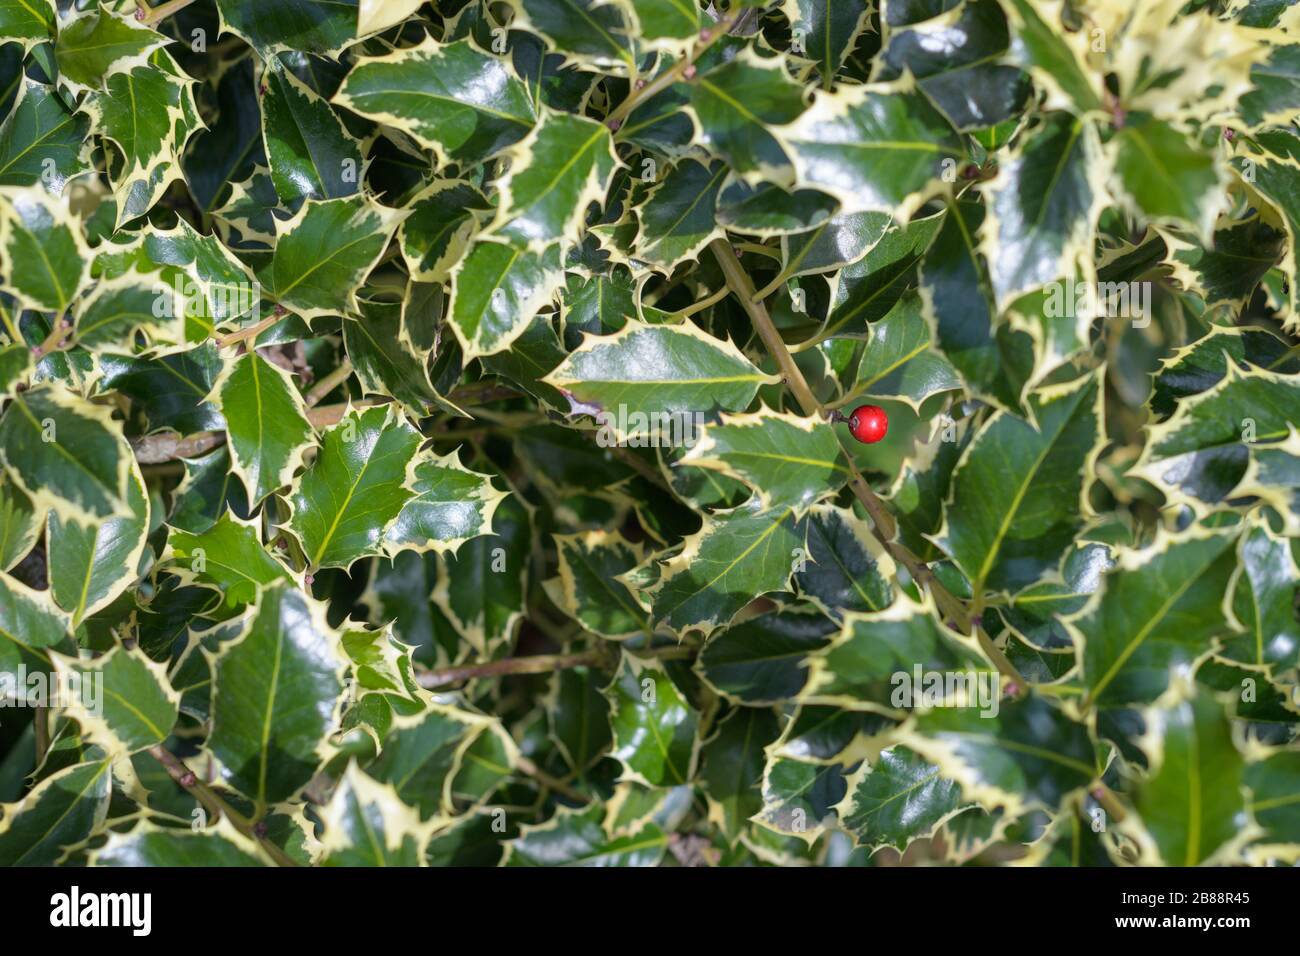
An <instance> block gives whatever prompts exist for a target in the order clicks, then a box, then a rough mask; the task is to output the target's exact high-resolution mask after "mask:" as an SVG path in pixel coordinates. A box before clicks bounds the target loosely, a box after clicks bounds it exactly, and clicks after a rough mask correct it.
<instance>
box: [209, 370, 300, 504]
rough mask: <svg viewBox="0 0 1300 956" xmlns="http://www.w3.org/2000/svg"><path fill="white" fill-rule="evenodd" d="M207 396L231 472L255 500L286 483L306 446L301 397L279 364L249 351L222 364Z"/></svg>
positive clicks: (254, 501)
mask: <svg viewBox="0 0 1300 956" xmlns="http://www.w3.org/2000/svg"><path fill="white" fill-rule="evenodd" d="M212 398H213V399H214V401H215V403H216V405H217V407H218V408H219V409H220V410H221V414H222V417H223V418H225V420H226V436H227V438H228V440H229V445H230V454H231V459H232V467H233V469H234V472H235V474H236V475H237V476H238V477H239V480H240V481H241V482H243V485H244V487H245V488H246V489H247V490H248V496H249V503H250V504H252V505H257V504H258V503H259V502H260V501H261V500H262V499H263V498H265V497H266V496H267V495H269V494H271V493H272V492H273V491H275V490H277V489H279V488H283V487H284V486H285V485H287V484H289V479H290V477H291V476H292V475H293V473H294V471H295V470H296V469H297V468H298V467H299V466H300V465H301V464H302V462H303V457H304V456H305V455H306V453H307V450H308V449H309V448H311V446H312V443H313V433H312V428H311V425H310V423H308V421H307V416H306V409H305V407H304V405H303V402H302V397H301V396H300V395H299V394H298V390H297V389H296V388H294V385H293V382H292V380H291V379H290V378H289V374H288V373H287V372H286V371H285V370H284V369H282V368H280V367H279V366H278V365H273V364H271V363H270V362H268V361H267V360H266V359H264V358H262V356H261V355H259V354H258V353H257V351H256V350H254V351H251V352H246V353H245V354H243V355H241V356H240V357H239V358H237V359H235V360H234V361H233V362H232V363H230V364H229V365H228V366H226V368H225V370H224V371H223V372H222V373H221V376H220V378H218V380H217V382H216V383H215V384H214V385H213V387H212Z"/></svg>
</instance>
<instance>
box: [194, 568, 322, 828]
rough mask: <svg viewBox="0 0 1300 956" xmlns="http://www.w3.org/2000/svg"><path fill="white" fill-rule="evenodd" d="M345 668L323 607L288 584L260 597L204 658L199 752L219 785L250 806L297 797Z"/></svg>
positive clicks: (315, 760) (316, 761)
mask: <svg viewBox="0 0 1300 956" xmlns="http://www.w3.org/2000/svg"><path fill="white" fill-rule="evenodd" d="M346 666H347V659H346V658H345V657H344V655H343V653H342V650H341V648H340V646H339V638H338V635H337V633H336V632H335V631H334V630H333V629H332V628H331V627H330V626H329V625H328V623H326V620H325V610H324V608H323V607H322V606H321V605H320V604H318V603H317V602H316V601H314V600H313V599H312V598H310V597H308V596H307V595H305V594H303V593H302V592H301V591H298V590H297V589H295V588H293V587H292V586H290V585H288V584H275V585H272V586H271V587H268V588H266V589H265V590H263V591H262V592H261V595H260V599H259V600H258V603H257V606H256V607H255V608H254V609H253V610H252V612H251V613H250V614H249V615H248V617H247V618H246V620H245V622H244V625H243V632H242V633H241V634H240V635H239V637H238V638H236V639H235V640H232V641H228V642H226V643H223V644H222V645H221V648H220V650H219V651H218V652H217V654H216V656H215V657H214V658H213V659H212V731H211V733H210V734H209V735H208V742H207V746H208V749H209V750H210V751H211V752H212V755H213V756H214V757H216V758H217V760H218V761H220V765H221V775H222V779H223V780H224V781H225V782H226V783H227V784H229V785H230V786H231V787H234V788H235V789H236V790H238V791H239V792H240V793H243V794H244V795H245V796H247V797H248V798H249V799H250V800H252V801H253V802H254V804H255V805H256V806H257V809H258V812H259V814H260V813H261V812H263V811H264V810H265V808H266V807H267V806H268V805H269V804H272V803H276V802H279V801H281V800H287V799H289V798H290V797H292V796H293V794H295V793H297V792H298V791H299V790H301V789H302V788H303V787H304V786H306V784H307V783H308V781H310V780H311V778H312V776H313V775H314V774H315V773H316V769H317V767H318V766H319V765H320V763H321V761H322V760H323V758H324V757H325V755H326V748H327V737H328V735H329V734H330V733H331V732H332V731H333V730H334V729H335V728H336V725H337V719H338V718H337V714H338V707H339V704H340V700H341V696H342V693H343V674H344V671H345V669H346Z"/></svg>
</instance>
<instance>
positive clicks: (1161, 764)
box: [1124, 692, 1246, 866]
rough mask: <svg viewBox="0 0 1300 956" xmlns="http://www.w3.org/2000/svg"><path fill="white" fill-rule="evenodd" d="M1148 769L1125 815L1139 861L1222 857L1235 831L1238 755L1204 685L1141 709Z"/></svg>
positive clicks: (1241, 767)
mask: <svg viewBox="0 0 1300 956" xmlns="http://www.w3.org/2000/svg"><path fill="white" fill-rule="evenodd" d="M1145 717H1146V723H1147V736H1146V737H1145V738H1144V741H1145V743H1146V746H1147V758H1148V762H1149V767H1150V769H1149V770H1148V772H1147V775H1146V777H1145V778H1144V779H1143V780H1142V781H1141V782H1140V783H1139V784H1138V787H1137V793H1136V794H1135V795H1134V799H1133V806H1134V808H1135V809H1136V810H1137V814H1138V817H1139V818H1140V821H1141V822H1140V825H1139V823H1138V822H1137V821H1125V824H1124V825H1125V826H1126V827H1128V828H1131V832H1132V835H1133V836H1134V838H1135V839H1136V840H1137V842H1138V846H1139V848H1140V851H1141V853H1142V858H1143V860H1144V862H1146V863H1148V864H1152V863H1153V864H1156V865H1163V866H1198V865H1201V864H1204V863H1210V862H1213V861H1214V860H1215V859H1221V858H1222V859H1230V858H1231V853H1232V847H1231V844H1232V843H1234V842H1236V841H1239V840H1240V839H1241V837H1242V835H1243V831H1242V828H1241V826H1240V821H1239V817H1240V815H1241V814H1242V813H1243V811H1244V810H1245V809H1246V799H1245V796H1244V788H1243V786H1242V783H1243V777H1244V774H1245V760H1244V759H1243V758H1242V756H1241V754H1240V753H1238V752H1237V748H1236V746H1235V745H1234V744H1233V742H1232V730H1231V726H1230V725H1229V722H1228V718H1227V715H1226V714H1225V713H1224V711H1223V706H1222V705H1221V704H1220V703H1219V702H1218V701H1216V700H1215V699H1214V698H1213V697H1212V696H1210V695H1209V694H1207V693H1205V692H1201V693H1199V694H1196V695H1195V696H1190V697H1187V696H1184V697H1182V698H1181V699H1175V700H1171V701H1168V702H1167V703H1166V705H1165V706H1163V707H1154V708H1152V709H1150V710H1148V711H1147V712H1146V715H1145Z"/></svg>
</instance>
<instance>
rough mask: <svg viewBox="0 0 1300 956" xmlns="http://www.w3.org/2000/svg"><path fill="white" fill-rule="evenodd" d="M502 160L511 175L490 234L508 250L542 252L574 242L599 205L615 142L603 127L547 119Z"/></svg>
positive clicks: (574, 119) (502, 184) (560, 117)
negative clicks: (508, 246)
mask: <svg viewBox="0 0 1300 956" xmlns="http://www.w3.org/2000/svg"><path fill="white" fill-rule="evenodd" d="M506 158H507V159H508V161H509V163H510V169H509V171H508V172H507V173H506V175H505V176H503V177H502V178H501V179H500V180H498V182H497V188H498V189H499V190H500V191H501V200H500V204H499V205H498V207H497V218H496V221H495V222H494V223H493V225H492V227H491V229H492V232H493V233H494V234H495V235H498V236H500V237H502V238H503V239H505V240H506V241H507V242H509V243H510V244H512V245H515V246H524V247H526V248H528V249H531V250H534V251H541V250H543V249H545V248H546V247H547V246H549V245H551V244H552V243H554V242H559V241H561V240H563V241H564V242H565V243H566V244H567V243H571V242H573V241H574V240H576V239H577V234H578V229H579V228H580V227H581V226H582V224H583V221H584V219H585V217H586V214H587V207H588V206H589V205H591V203H593V202H601V203H603V202H604V199H605V193H606V192H607V191H608V189H609V184H610V179H611V177H612V176H613V175H614V170H615V168H616V167H617V166H618V156H617V154H616V153H615V152H614V141H613V138H612V137H611V136H610V132H609V129H608V128H606V127H605V125H604V124H602V123H597V122H594V121H592V120H588V119H585V118H583V117H581V116H570V115H568V114H564V113H547V114H545V115H543V117H542V119H541V122H540V123H538V125H537V126H536V127H535V128H534V129H533V130H532V132H530V133H529V134H528V135H527V136H526V137H525V138H524V139H523V140H521V141H520V142H519V143H518V144H517V145H515V146H513V147H511V148H510V149H509V150H508V151H507V153H506Z"/></svg>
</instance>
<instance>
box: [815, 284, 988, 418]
mask: <svg viewBox="0 0 1300 956" xmlns="http://www.w3.org/2000/svg"><path fill="white" fill-rule="evenodd" d="M966 316H967V320H968V321H969V316H970V311H969V302H968V303H967V312H966ZM972 324H974V323H972ZM935 344H936V343H935V341H934V340H933V338H932V335H931V331H930V325H929V323H928V322H926V320H925V314H924V306H923V304H922V299H921V296H920V295H918V294H917V293H915V292H908V293H907V294H906V295H904V296H903V298H902V299H900V300H899V301H898V303H897V304H896V305H895V306H894V307H893V308H892V309H890V310H889V313H888V314H887V315H885V317H884V318H883V319H881V320H880V321H879V322H877V323H875V324H874V325H872V326H871V337H870V338H869V339H868V340H867V343H866V345H865V347H863V349H862V357H861V359H860V360H859V362H858V365H857V368H856V369H854V370H851V371H852V378H851V379H850V382H849V388H848V392H849V394H848V395H846V396H844V397H843V398H840V399H837V400H836V402H835V404H836V405H837V406H841V407H844V406H849V405H850V403H851V402H854V401H856V400H857V399H859V398H865V397H871V398H892V399H896V400H898V401H903V402H906V403H907V404H908V405H910V406H912V407H913V408H915V409H919V408H920V406H921V404H922V403H923V402H925V400H926V399H928V398H929V397H930V396H932V395H936V394H938V393H940V392H947V391H951V390H953V389H957V388H960V387H961V378H960V376H959V375H958V374H957V369H955V368H954V367H953V365H952V364H951V363H950V362H949V360H948V358H947V357H945V353H944V352H940V351H939V349H938V348H935V347H934V346H935ZM948 354H955V357H956V358H957V360H958V361H963V360H964V359H965V357H966V354H965V353H964V352H963V351H961V350H960V349H957V350H953V353H948Z"/></svg>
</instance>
